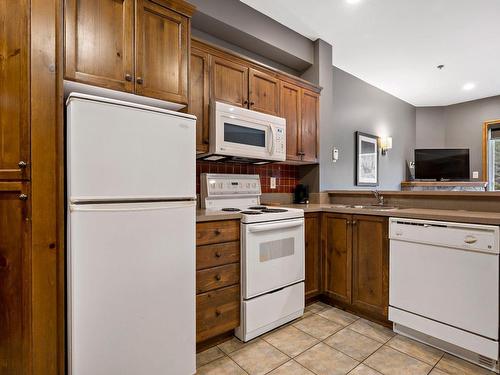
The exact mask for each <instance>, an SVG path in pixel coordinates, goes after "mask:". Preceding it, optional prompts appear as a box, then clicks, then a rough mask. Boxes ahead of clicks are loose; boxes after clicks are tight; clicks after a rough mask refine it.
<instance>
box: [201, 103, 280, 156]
mask: <svg viewBox="0 0 500 375" xmlns="http://www.w3.org/2000/svg"><path fill="white" fill-rule="evenodd" d="M211 107H212V108H211V109H212V111H211V118H210V120H211V121H210V146H209V154H207V155H203V156H202V158H203V159H205V160H213V161H219V160H233V161H242V162H254V163H256V164H263V163H265V162H269V161H285V160H286V120H285V119H284V118H281V117H277V116H272V115H268V114H265V113H261V112H256V111H252V110H249V109H245V108H240V107H237V106H234V105H230V104H226V103H221V102H214V103H213V105H212V106H211Z"/></svg>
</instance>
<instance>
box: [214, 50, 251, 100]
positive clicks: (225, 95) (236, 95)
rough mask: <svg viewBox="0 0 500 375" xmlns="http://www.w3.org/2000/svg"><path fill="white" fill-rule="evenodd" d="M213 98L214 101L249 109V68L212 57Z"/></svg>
mask: <svg viewBox="0 0 500 375" xmlns="http://www.w3.org/2000/svg"><path fill="white" fill-rule="evenodd" d="M210 65H211V77H212V82H211V85H210V86H211V89H212V93H211V97H212V98H213V99H214V100H217V101H221V102H225V103H228V104H232V105H235V106H238V107H243V108H248V67H247V66H245V65H241V64H238V63H236V62H233V61H230V60H226V59H223V58H220V57H215V56H212V61H211V64H210Z"/></svg>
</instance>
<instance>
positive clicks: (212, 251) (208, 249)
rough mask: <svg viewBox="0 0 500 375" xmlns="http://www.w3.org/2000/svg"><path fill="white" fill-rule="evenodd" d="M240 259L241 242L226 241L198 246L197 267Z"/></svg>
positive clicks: (212, 265)
mask: <svg viewBox="0 0 500 375" xmlns="http://www.w3.org/2000/svg"><path fill="white" fill-rule="evenodd" d="M239 261H240V242H239V241H233V242H224V243H216V244H213V245H205V246H198V247H196V269H197V270H202V269H205V268H210V267H217V266H220V265H223V264H229V263H238V262H239Z"/></svg>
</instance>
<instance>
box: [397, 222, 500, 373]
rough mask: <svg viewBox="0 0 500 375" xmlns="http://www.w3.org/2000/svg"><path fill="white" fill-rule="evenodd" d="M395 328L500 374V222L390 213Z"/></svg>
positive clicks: (399, 331)
mask: <svg viewBox="0 0 500 375" xmlns="http://www.w3.org/2000/svg"><path fill="white" fill-rule="evenodd" d="M389 238H390V270H389V320H391V321H392V322H394V331H396V332H398V333H401V334H403V335H406V336H409V337H412V338H414V339H416V340H419V341H422V342H425V343H427V344H430V345H432V346H436V347H439V348H441V349H443V350H445V351H448V352H451V353H453V354H455V355H457V356H459V357H462V358H464V359H467V360H469V361H472V362H475V363H477V364H479V365H481V366H483V367H486V368H488V369H491V370H494V371H496V372H498V358H499V344H498V336H499V320H500V318H499V227H497V226H491V225H475V224H461V223H450V222H442V221H428V220H415V219H402V218H391V219H390V226H389Z"/></svg>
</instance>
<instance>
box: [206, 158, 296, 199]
mask: <svg viewBox="0 0 500 375" xmlns="http://www.w3.org/2000/svg"><path fill="white" fill-rule="evenodd" d="M201 173H231V174H258V175H260V184H261V188H262V192H263V193H293V190H294V188H295V185H297V184H298V183H299V177H298V174H299V173H298V167H297V166H295V165H285V164H266V165H253V164H243V163H222V162H221V163H217V162H211V161H204V160H198V161H197V162H196V192H197V193H198V194H199V193H200V174H201ZM270 177H276V189H271V187H270V181H269V180H270Z"/></svg>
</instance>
